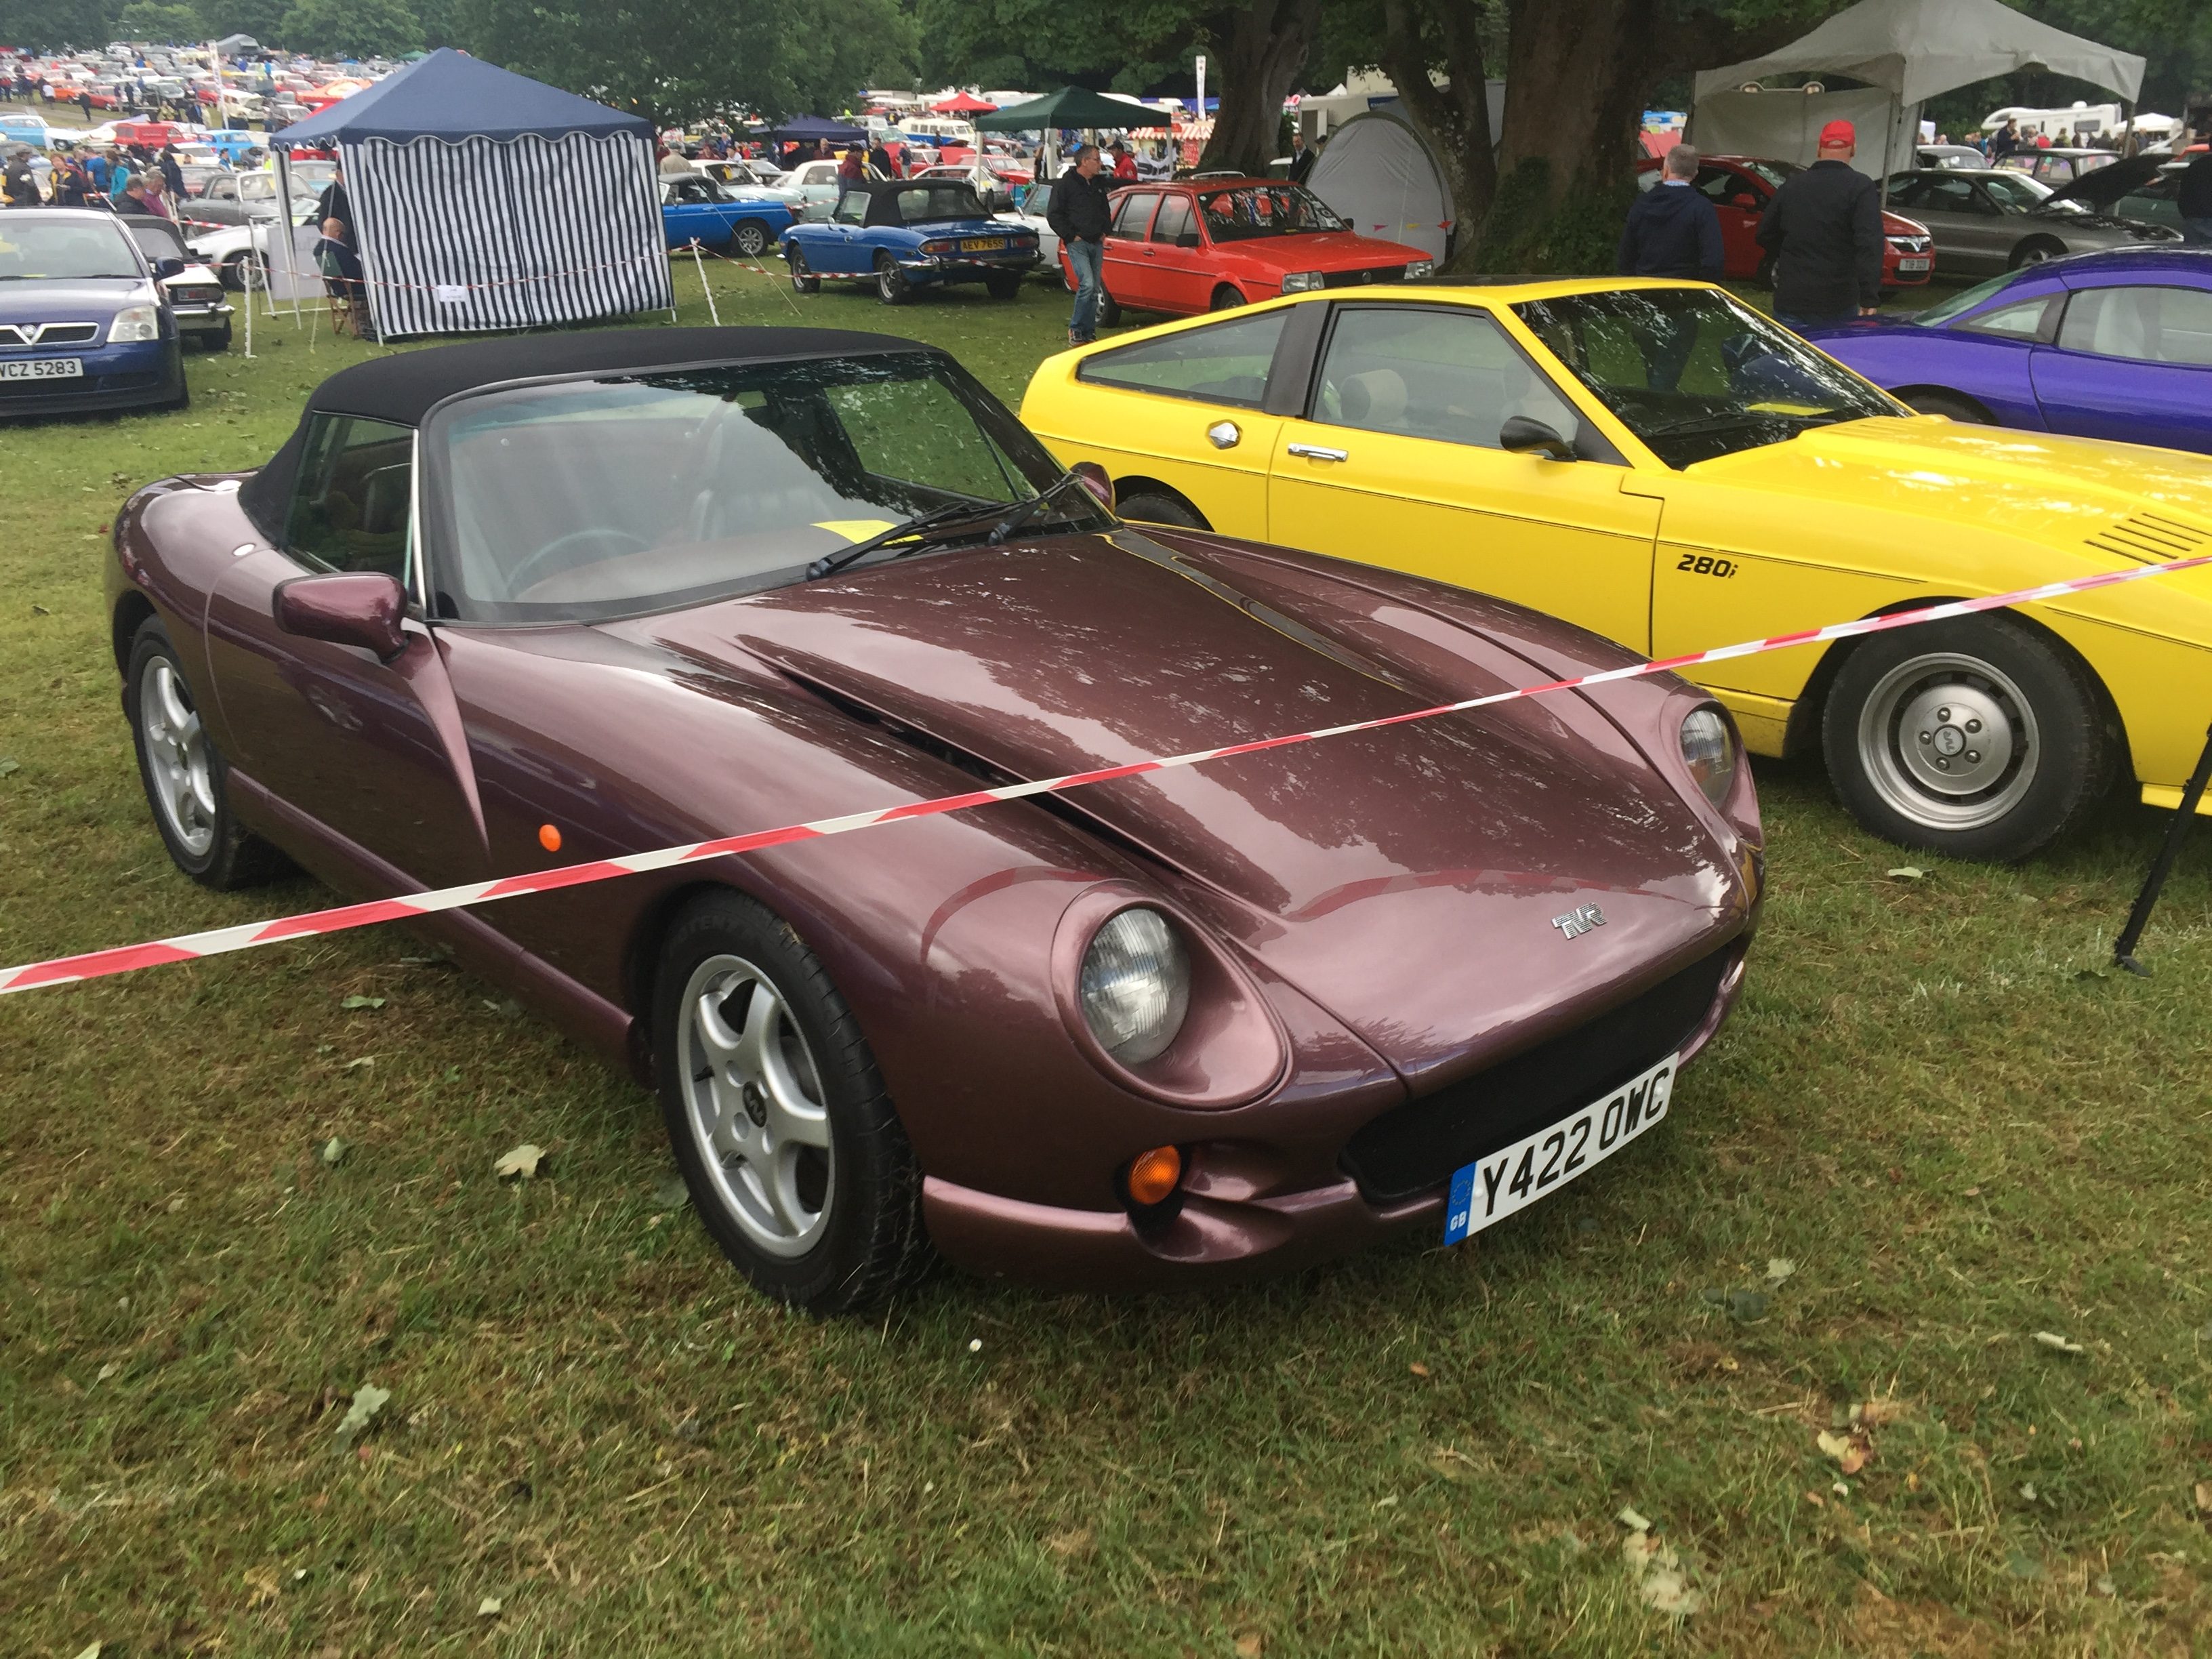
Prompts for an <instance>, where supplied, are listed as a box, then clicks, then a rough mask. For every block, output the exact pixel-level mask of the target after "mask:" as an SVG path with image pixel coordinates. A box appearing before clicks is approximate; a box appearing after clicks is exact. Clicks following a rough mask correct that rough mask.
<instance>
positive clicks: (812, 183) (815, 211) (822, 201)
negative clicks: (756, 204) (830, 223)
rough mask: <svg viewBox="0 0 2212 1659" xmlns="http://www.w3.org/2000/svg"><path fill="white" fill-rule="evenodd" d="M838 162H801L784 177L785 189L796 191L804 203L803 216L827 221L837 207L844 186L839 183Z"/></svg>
mask: <svg viewBox="0 0 2212 1659" xmlns="http://www.w3.org/2000/svg"><path fill="white" fill-rule="evenodd" d="M837 167H838V164H837V163H836V161H801V162H800V163H799V165H798V166H797V167H793V168H792V170H791V171H790V172H789V173H786V174H784V176H783V188H784V189H786V190H795V191H798V192H799V196H800V197H801V198H802V201H803V204H804V205H803V207H802V209H801V216H802V217H805V218H808V219H827V218H828V217H829V210H830V209H831V208H833V207H835V206H836V205H837V197H839V195H841V194H842V192H843V190H844V186H843V185H842V184H841V183H839V181H838V178H837Z"/></svg>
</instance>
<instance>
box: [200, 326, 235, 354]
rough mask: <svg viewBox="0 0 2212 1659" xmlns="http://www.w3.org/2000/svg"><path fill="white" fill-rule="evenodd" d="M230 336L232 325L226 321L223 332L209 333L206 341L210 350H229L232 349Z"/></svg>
mask: <svg viewBox="0 0 2212 1659" xmlns="http://www.w3.org/2000/svg"><path fill="white" fill-rule="evenodd" d="M230 338H231V325H230V324H228V323H225V324H224V325H222V333H220V334H210V335H209V336H208V337H207V339H206V341H205V342H204V343H205V345H206V348H207V349H208V350H210V351H228V350H229V349H230Z"/></svg>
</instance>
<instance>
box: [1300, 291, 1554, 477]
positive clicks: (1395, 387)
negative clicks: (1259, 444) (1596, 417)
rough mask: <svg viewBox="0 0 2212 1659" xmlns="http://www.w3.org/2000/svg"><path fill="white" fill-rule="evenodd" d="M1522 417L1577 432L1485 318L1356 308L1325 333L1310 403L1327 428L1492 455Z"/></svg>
mask: <svg viewBox="0 0 2212 1659" xmlns="http://www.w3.org/2000/svg"><path fill="white" fill-rule="evenodd" d="M1516 415H1524V416H1528V418H1529V419H1530V420H1534V421H1541V422H1544V424H1545V425H1547V426H1548V427H1550V428H1552V429H1553V431H1555V432H1558V433H1559V434H1560V435H1562V436H1564V437H1567V438H1571V437H1573V436H1574V434H1575V428H1576V425H1577V416H1576V414H1575V411H1574V410H1573V408H1572V407H1571V405H1570V404H1568V403H1567V401H1566V399H1565V398H1562V397H1560V396H1559V392H1556V391H1555V390H1554V389H1553V387H1552V386H1551V384H1550V382H1548V381H1547V380H1545V379H1544V378H1543V377H1542V376H1541V374H1538V373H1537V372H1536V371H1535V370H1534V368H1531V367H1530V366H1529V363H1528V359H1527V358H1525V357H1523V356H1522V355H1521V353H1520V352H1519V351H1518V350H1516V349H1515V347H1514V345H1513V343H1512V342H1511V341H1510V340H1509V339H1507V338H1506V337H1505V331H1504V330H1503V329H1501V328H1499V327H1498V325H1497V324H1496V323H1494V322H1492V320H1491V319H1489V318H1488V317H1486V316H1485V315H1483V314H1482V313H1480V312H1474V311H1468V310H1464V309H1455V310H1450V311H1445V310H1431V309H1428V308H1427V307H1413V306H1401V305H1389V306H1369V307H1354V308H1352V309H1349V310H1346V311H1345V312H1343V313H1340V315H1339V316H1338V317H1337V319H1336V325H1335V327H1334V328H1333V329H1332V330H1331V331H1329V338H1328V353H1327V355H1326V356H1324V358H1323V359H1322V372H1321V380H1320V384H1319V386H1317V387H1316V391H1315V394H1314V404H1313V418H1314V419H1315V420H1316V421H1318V422H1322V424H1324V425H1327V426H1348V427H1356V428H1359V429H1360V430H1362V431H1366V432H1396V433H1401V434H1402V435H1405V436H1407V437H1409V438H1434V439H1437V440H1440V441H1443V442H1445V443H1455V444H1474V445H1478V446H1480V447H1482V448H1485V449H1495V448H1497V447H1498V428H1500V427H1502V426H1504V424H1505V422H1507V421H1508V420H1510V418H1512V417H1513V416H1516Z"/></svg>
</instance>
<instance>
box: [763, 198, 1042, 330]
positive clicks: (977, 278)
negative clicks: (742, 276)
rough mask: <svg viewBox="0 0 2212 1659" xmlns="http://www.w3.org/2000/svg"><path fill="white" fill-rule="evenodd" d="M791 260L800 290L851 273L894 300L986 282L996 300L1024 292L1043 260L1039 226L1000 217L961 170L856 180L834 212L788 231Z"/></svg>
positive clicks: (897, 302) (816, 287)
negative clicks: (1026, 279) (958, 174)
mask: <svg viewBox="0 0 2212 1659" xmlns="http://www.w3.org/2000/svg"><path fill="white" fill-rule="evenodd" d="M783 259H784V264H786V265H787V266H788V267H790V270H791V283H792V286H793V288H796V289H798V290H799V292H800V293H801V294H813V293H816V292H818V291H819V290H820V289H821V287H822V280H823V277H825V276H829V277H852V278H857V279H859V280H860V281H863V282H872V283H874V284H875V285H876V295H877V297H878V298H879V299H881V300H882V301H883V302H884V304H885V305H887V306H902V305H904V304H905V303H906V302H907V301H909V300H911V299H912V298H914V296H915V290H916V289H923V288H932V287H936V286H939V285H940V284H943V283H975V282H980V283H982V284H983V286H984V287H985V288H986V289H988V290H989V292H990V295H991V297H992V298H993V299H994V300H1011V299H1012V298H1014V297H1015V296H1016V295H1018V294H1019V293H1020V292H1021V291H1022V277H1023V276H1024V274H1025V273H1026V272H1028V271H1030V270H1035V269H1036V264H1037V259H1038V253H1037V239H1036V232H1035V231H1033V230H1030V229H1029V228H1027V227H1025V226H1021V225H1014V224H1009V223H1007V222H1006V221H1004V220H1002V219H994V218H993V217H992V216H991V210H990V209H988V208H987V207H985V206H984V205H983V204H982V202H981V200H980V199H978V198H977V197H976V195H975V186H974V185H971V184H969V183H968V182H967V181H966V180H964V179H862V180H860V181H858V182H853V181H848V182H847V184H846V185H845V188H844V191H843V192H842V194H841V195H840V196H839V197H838V198H837V205H836V207H835V208H834V209H833V210H831V211H830V214H829V219H828V220H827V221H825V222H821V223H806V224H799V225H794V226H793V227H792V228H790V229H789V230H787V231H785V232H784V233H783Z"/></svg>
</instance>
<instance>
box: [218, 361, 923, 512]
mask: <svg viewBox="0 0 2212 1659" xmlns="http://www.w3.org/2000/svg"><path fill="white" fill-rule="evenodd" d="M935 349H937V348H935V347H933V346H924V345H922V344H921V343H918V342H915V341H913V340H901V339H896V338H894V337H891V336H890V335H888V334H860V333H855V332H853V331H849V330H847V329H840V328H614V329H599V330H593V331H589V332H584V333H576V334H519V335H511V336H507V337H502V338H500V339H496V340H471V341H470V342H468V343H466V344H464V345H447V346H428V347H425V348H423V349H420V350H416V351H396V352H393V353H392V355H391V356H385V357H376V358H372V359H371V360H370V361H369V362H365V363H356V364H355V365H354V366H353V367H352V368H342V369H340V370H339V371H338V372H337V374H333V375H331V377H330V379H328V380H325V381H324V382H323V383H322V384H321V385H320V386H317V387H316V388H315V389H314V390H313V392H309V393H308V394H307V408H306V409H305V410H303V411H301V416H300V424H299V426H298V428H296V429H295V431H294V432H293V434H292V435H291V437H290V438H289V439H288V440H286V441H285V444H284V447H283V448H282V449H280V450H278V451H277V452H276V454H275V455H273V456H271V457H270V459H269V462H268V465H265V466H264V467H263V468H262V469H261V470H260V471H258V472H256V473H255V474H254V475H253V476H252V477H251V478H248V479H247V480H246V483H245V484H244V485H243V486H242V487H241V488H240V490H239V492H238V501H239V505H240V507H244V508H245V509H246V516H247V517H248V518H250V519H252V520H253V522H254V525H255V527H256V528H258V530H259V531H260V532H261V533H262V534H263V535H264V537H267V538H270V539H271V540H272V541H273V540H275V539H276V538H277V537H279V536H281V535H282V534H283V526H284V511H285V507H286V504H287V503H288V502H289V501H290V499H291V495H292V481H293V477H294V476H295V474H296V473H297V472H298V471H299V466H300V451H301V447H302V445H304V444H305V442H306V441H307V423H308V422H309V421H310V420H312V419H313V417H314V416H318V415H362V416H367V417H368V418H369V419H371V420H377V421H389V422H392V424H393V425H395V426H420V425H421V424H422V417H423V416H426V415H427V414H428V413H429V411H430V410H431V409H432V408H433V407H435V405H436V404H441V403H443V402H444V401H445V400H446V399H447V398H451V397H454V396H457V395H459V393H461V392H474V391H476V390H477V389H479V388H480V387H484V386H502V385H506V384H507V383H509V382H511V381H515V380H550V379H557V378H560V377H562V376H566V375H574V374H659V373H661V372H663V371H665V370H668V369H675V368H698V367H701V366H702V365H705V364H709V363H717V364H719V363H754V362H789V361H791V360H793V359H794V358H801V359H803V358H808V357H853V356H864V355H875V354H878V353H884V352H893V351H931V350H935Z"/></svg>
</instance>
